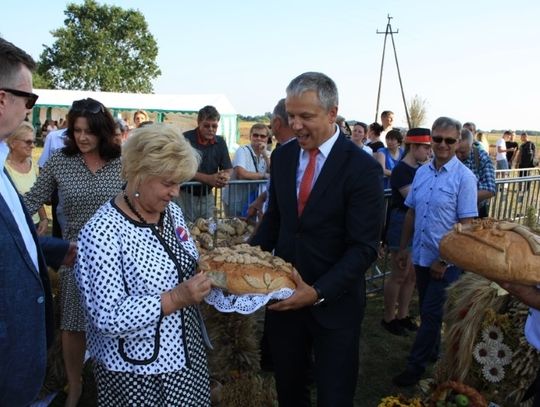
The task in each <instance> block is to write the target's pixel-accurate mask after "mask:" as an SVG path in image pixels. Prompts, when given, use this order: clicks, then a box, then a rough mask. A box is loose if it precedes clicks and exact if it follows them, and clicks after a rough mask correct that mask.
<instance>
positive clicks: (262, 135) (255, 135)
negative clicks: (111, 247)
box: [251, 133, 268, 138]
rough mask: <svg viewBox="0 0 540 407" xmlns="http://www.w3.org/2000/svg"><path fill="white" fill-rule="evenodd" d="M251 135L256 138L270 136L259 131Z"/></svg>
mask: <svg viewBox="0 0 540 407" xmlns="http://www.w3.org/2000/svg"><path fill="white" fill-rule="evenodd" d="M251 137H255V138H268V134H259V133H253V134H252V135H251Z"/></svg>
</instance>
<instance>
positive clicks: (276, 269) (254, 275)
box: [199, 244, 296, 294]
mask: <svg viewBox="0 0 540 407" xmlns="http://www.w3.org/2000/svg"><path fill="white" fill-rule="evenodd" d="M199 267H200V269H201V270H202V271H203V272H205V273H207V274H208V276H209V277H210V279H211V280H212V284H213V285H214V286H215V287H218V288H221V289H223V290H225V291H228V292H229V293H231V294H267V293H270V292H272V291H277V290H279V289H280V288H285V287H287V288H292V289H294V288H295V287H296V285H295V284H294V281H293V280H292V279H291V273H292V270H293V266H292V265H291V264H289V263H286V262H285V261H284V260H283V259H280V258H279V257H275V256H272V255H271V254H270V253H268V252H264V251H262V250H261V249H260V248H259V247H253V246H250V245H248V244H240V245H237V246H232V247H218V248H216V249H214V250H212V251H210V252H206V253H204V254H202V255H201V259H200V260H199Z"/></svg>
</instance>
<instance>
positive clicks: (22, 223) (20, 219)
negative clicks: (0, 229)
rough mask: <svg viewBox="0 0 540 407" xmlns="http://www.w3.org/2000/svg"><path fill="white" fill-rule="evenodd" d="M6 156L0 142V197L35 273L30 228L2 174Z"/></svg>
mask: <svg viewBox="0 0 540 407" xmlns="http://www.w3.org/2000/svg"><path fill="white" fill-rule="evenodd" d="M8 154H9V147H8V146H7V144H6V142H5V141H0V195H2V198H4V201H6V204H7V206H8V207H9V211H10V212H11V214H12V216H13V218H14V219H15V222H17V226H19V231H20V232H21V235H22V238H23V240H24V245H25V246H26V250H28V254H29V255H30V258H31V259H32V262H33V263H34V266H35V267H36V272H37V271H38V270H39V266H38V255H37V248H36V244H35V242H34V238H33V237H32V232H31V231H30V227H29V226H28V223H27V222H26V217H25V215H24V209H23V207H22V204H21V201H20V200H19V194H18V193H17V190H16V189H15V187H14V186H13V184H12V183H11V181H10V180H9V178H8V177H7V175H6V174H5V173H4V166H5V163H6V158H7V156H8Z"/></svg>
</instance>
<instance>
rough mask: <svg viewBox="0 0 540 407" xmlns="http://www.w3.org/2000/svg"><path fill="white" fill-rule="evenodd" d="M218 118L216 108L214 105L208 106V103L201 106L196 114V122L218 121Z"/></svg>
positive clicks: (219, 117)
mask: <svg viewBox="0 0 540 407" xmlns="http://www.w3.org/2000/svg"><path fill="white" fill-rule="evenodd" d="M219 119H221V116H220V114H219V112H218V110H217V109H216V108H215V107H214V106H210V105H207V106H205V107H203V108H202V109H201V110H199V114H198V115H197V123H200V122H202V121H205V120H217V121H219Z"/></svg>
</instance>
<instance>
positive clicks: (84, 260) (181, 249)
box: [75, 201, 210, 406]
mask: <svg viewBox="0 0 540 407" xmlns="http://www.w3.org/2000/svg"><path fill="white" fill-rule="evenodd" d="M186 232H187V227H186V225H185V223H184V220H183V216H182V214H181V210H180V208H179V207H178V206H176V205H175V204H170V205H169V207H168V209H167V213H166V216H165V217H164V227H163V231H162V232H159V231H158V230H157V229H156V228H155V227H153V226H149V225H145V224H142V223H139V222H137V221H134V220H132V219H131V218H128V217H127V216H126V215H125V214H124V213H123V212H121V210H120V209H118V208H117V207H116V206H115V204H114V203H113V202H112V201H111V202H109V203H107V204H105V205H104V206H103V207H102V208H101V209H100V210H99V211H98V212H97V213H96V215H95V216H94V217H93V218H92V219H91V220H90V221H89V222H88V224H87V225H86V226H85V227H84V228H83V229H82V231H81V233H80V236H79V243H78V244H79V256H78V260H77V266H76V268H75V272H76V277H77V281H78V283H79V286H80V289H81V292H82V299H83V302H84V306H85V309H86V310H87V314H88V321H89V325H88V331H87V341H88V349H89V351H90V353H91V355H92V357H93V358H94V359H95V361H96V367H95V374H96V380H97V384H98V403H99V405H100V406H123V405H129V406H139V405H140V406H143V405H144V406H150V405H151V406H209V405H210V385H209V378H208V368H207V360H206V353H205V350H204V345H203V339H202V335H201V323H200V320H199V314H198V310H197V308H195V307H188V308H184V309H182V310H179V311H176V312H174V313H173V314H171V315H168V316H163V314H162V313H161V301H160V295H161V293H163V292H164V291H167V290H170V289H172V288H174V287H175V286H176V285H177V284H178V283H179V282H180V281H184V280H186V279H188V278H190V277H191V276H193V273H194V270H195V262H196V259H197V258H198V253H197V250H196V248H195V245H194V243H193V241H192V239H191V238H190V237H189V236H188V235H187V234H186ZM177 235H178V236H181V237H182V238H183V239H184V240H182V238H177Z"/></svg>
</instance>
